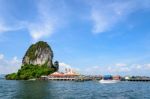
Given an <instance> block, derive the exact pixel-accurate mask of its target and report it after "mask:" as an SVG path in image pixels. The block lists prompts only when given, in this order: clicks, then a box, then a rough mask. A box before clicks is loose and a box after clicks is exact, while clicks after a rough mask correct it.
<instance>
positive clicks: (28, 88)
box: [0, 80, 150, 99]
mask: <svg viewBox="0 0 150 99" xmlns="http://www.w3.org/2000/svg"><path fill="white" fill-rule="evenodd" d="M149 92H150V82H121V83H117V84H100V83H98V82H96V81H87V82H71V81H70V82H69V81H8V80H0V99H150V94H149Z"/></svg>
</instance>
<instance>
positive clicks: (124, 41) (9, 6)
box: [0, 0, 150, 76]
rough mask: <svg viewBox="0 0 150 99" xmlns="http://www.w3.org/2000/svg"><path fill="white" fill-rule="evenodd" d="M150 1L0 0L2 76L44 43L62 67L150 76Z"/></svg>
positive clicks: (93, 71)
mask: <svg viewBox="0 0 150 99" xmlns="http://www.w3.org/2000/svg"><path fill="white" fill-rule="evenodd" d="M149 5H150V1H149V0H107V1H106V0H92V1H91V0H61V1H60V0H59V1H58V0H38V1H37V0H0V73H1V74H5V73H11V72H15V71H17V69H18V68H20V65H21V60H22V57H23V56H24V54H25V51H26V50H27V48H28V47H29V46H30V44H32V43H35V42H37V41H39V40H44V41H46V42H48V44H50V46H51V47H52V49H53V51H54V60H58V61H59V62H60V67H61V68H65V67H69V68H73V69H74V70H76V71H77V72H80V73H82V74H114V75H115V74H119V75H147V76H150V73H149V70H150V46H149V45H150V39H149V38H150V28H149V27H150V26H149V24H150V6H149Z"/></svg>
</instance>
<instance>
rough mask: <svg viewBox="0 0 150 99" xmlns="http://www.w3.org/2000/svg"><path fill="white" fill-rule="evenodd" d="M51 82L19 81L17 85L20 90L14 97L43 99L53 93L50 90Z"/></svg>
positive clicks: (19, 98)
mask: <svg viewBox="0 0 150 99" xmlns="http://www.w3.org/2000/svg"><path fill="white" fill-rule="evenodd" d="M48 86H51V84H50V83H49V82H47V81H18V82H17V85H16V86H15V87H16V88H17V89H18V90H17V91H16V94H15V96H14V97H13V98H15V99H16V98H17V99H43V98H46V97H48V96H49V95H51V92H50V91H49V90H48Z"/></svg>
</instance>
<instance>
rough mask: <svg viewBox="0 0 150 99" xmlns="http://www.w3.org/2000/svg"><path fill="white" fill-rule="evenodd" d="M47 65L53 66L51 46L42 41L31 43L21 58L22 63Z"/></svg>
mask: <svg viewBox="0 0 150 99" xmlns="http://www.w3.org/2000/svg"><path fill="white" fill-rule="evenodd" d="M26 64H32V65H38V66H42V65H44V64H45V65H47V66H48V67H53V51H52V49H51V47H50V46H49V45H48V44H47V43H46V42H43V41H39V42H37V43H35V44H32V45H31V46H30V47H29V48H28V50H27V52H26V54H25V56H24V57H23V60H22V65H26Z"/></svg>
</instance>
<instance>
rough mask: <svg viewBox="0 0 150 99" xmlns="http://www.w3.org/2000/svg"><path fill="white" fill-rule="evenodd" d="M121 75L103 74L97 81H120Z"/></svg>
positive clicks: (107, 82)
mask: <svg viewBox="0 0 150 99" xmlns="http://www.w3.org/2000/svg"><path fill="white" fill-rule="evenodd" d="M120 79H121V77H120V76H111V75H105V76H103V77H102V79H101V80H100V81H99V82H100V83H104V84H105V83H106V84H109V83H118V82H120Z"/></svg>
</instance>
